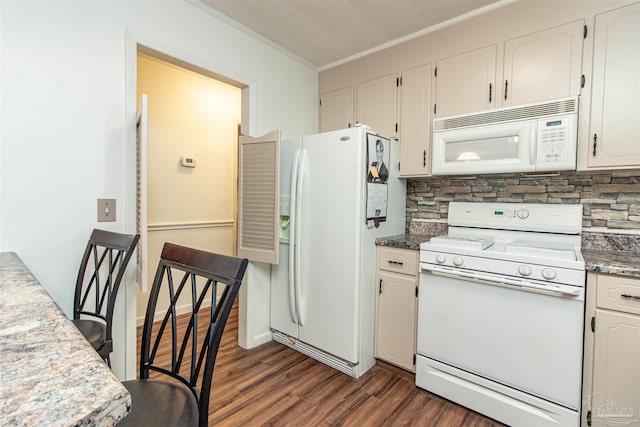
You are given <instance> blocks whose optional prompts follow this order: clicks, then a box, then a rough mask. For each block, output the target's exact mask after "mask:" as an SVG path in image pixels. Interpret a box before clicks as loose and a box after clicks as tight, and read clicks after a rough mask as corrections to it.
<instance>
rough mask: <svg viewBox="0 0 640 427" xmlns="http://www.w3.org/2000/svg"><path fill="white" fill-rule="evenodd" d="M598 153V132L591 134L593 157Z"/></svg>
mask: <svg viewBox="0 0 640 427" xmlns="http://www.w3.org/2000/svg"><path fill="white" fill-rule="evenodd" d="M597 154H598V134H597V133H594V134H593V157H595V156H596V155H597Z"/></svg>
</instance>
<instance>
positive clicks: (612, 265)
mask: <svg viewBox="0 0 640 427" xmlns="http://www.w3.org/2000/svg"><path fill="white" fill-rule="evenodd" d="M582 257H583V258H584V263H585V269H586V270H587V271H591V272H597V273H608V274H619V275H622V276H634V277H640V254H638V253H632V252H611V251H604V250H594V249H583V250H582Z"/></svg>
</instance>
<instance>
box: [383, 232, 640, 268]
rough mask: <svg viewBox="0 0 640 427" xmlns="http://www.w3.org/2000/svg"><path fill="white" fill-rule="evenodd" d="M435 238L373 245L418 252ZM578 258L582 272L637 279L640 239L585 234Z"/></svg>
mask: <svg viewBox="0 0 640 427" xmlns="http://www.w3.org/2000/svg"><path fill="white" fill-rule="evenodd" d="M439 234H442V233H440V232H435V233H432V234H415V233H407V234H399V235H396V236H389V237H380V238H378V239H376V245H378V246H391V247H394V248H403V249H414V250H419V249H420V243H423V242H428V241H429V239H430V238H431V237H433V236H437V235H439ZM582 256H583V258H584V261H585V269H586V271H591V272H599V273H608V274H620V275H623V276H634V277H640V236H636V235H616V234H603V233H585V234H584V235H583V245H582Z"/></svg>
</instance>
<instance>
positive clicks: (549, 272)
mask: <svg viewBox="0 0 640 427" xmlns="http://www.w3.org/2000/svg"><path fill="white" fill-rule="evenodd" d="M542 277H544V278H545V279H547V280H553V279H555V278H556V271H555V270H554V269H553V268H543V269H542Z"/></svg>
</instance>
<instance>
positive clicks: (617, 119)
mask: <svg viewBox="0 0 640 427" xmlns="http://www.w3.org/2000/svg"><path fill="white" fill-rule="evenodd" d="M594 30H595V31H594V42H593V43H594V48H593V76H592V86H591V122H590V132H589V136H588V150H587V152H586V153H585V154H586V156H587V161H586V163H587V167H588V168H611V167H622V168H630V167H635V168H637V167H640V3H635V4H632V5H630V6H626V7H622V8H619V9H614V10H611V11H609V12H605V13H602V14H599V15H596V18H595V29H594Z"/></svg>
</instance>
